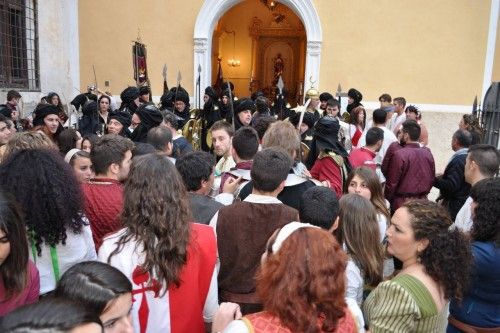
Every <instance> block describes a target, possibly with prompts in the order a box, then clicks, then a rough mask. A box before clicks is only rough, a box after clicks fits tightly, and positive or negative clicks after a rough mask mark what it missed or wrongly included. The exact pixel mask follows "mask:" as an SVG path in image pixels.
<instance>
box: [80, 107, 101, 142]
mask: <svg viewBox="0 0 500 333" xmlns="http://www.w3.org/2000/svg"><path fill="white" fill-rule="evenodd" d="M82 114H83V115H82V117H81V118H80V119H78V131H79V132H80V134H81V135H82V136H84V135H88V134H97V133H99V131H100V126H99V111H98V110H97V102H95V101H88V102H86V103H85V104H84V105H83V107H82ZM100 134H104V133H100Z"/></svg>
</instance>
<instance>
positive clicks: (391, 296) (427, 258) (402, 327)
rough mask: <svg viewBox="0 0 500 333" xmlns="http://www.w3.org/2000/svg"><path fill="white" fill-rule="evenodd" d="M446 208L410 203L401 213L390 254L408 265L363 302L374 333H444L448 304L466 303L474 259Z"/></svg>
mask: <svg viewBox="0 0 500 333" xmlns="http://www.w3.org/2000/svg"><path fill="white" fill-rule="evenodd" d="M450 225H451V219H450V216H449V214H448V212H447V211H446V210H445V208H444V207H442V206H439V205H438V204H437V203H435V202H430V201H427V200H410V201H407V202H405V203H404V204H403V205H402V206H401V207H400V208H399V209H397V210H396V212H395V213H394V216H393V217H392V220H391V225H390V227H389V229H387V232H386V234H387V252H388V253H389V254H392V255H393V256H394V257H396V258H398V259H399V260H401V261H402V263H403V268H402V270H401V271H400V272H399V274H398V275H396V277H394V278H392V279H391V280H389V281H385V282H382V283H380V284H379V285H378V287H377V288H375V289H374V290H373V291H372V292H371V293H370V295H369V296H368V298H367V299H366V301H365V303H364V310H365V311H364V314H365V319H366V321H367V323H368V324H369V327H370V332H372V333H377V332H416V333H419V332H443V331H445V326H446V314H447V307H446V305H447V302H448V300H449V299H450V298H453V297H454V298H457V299H461V298H462V296H463V291H464V290H465V288H466V286H467V285H468V280H469V269H470V266H471V261H472V256H471V252H470V247H469V243H468V240H467V239H466V237H465V235H464V234H462V233H461V232H460V231H458V230H452V231H449V230H448V229H449V227H450Z"/></svg>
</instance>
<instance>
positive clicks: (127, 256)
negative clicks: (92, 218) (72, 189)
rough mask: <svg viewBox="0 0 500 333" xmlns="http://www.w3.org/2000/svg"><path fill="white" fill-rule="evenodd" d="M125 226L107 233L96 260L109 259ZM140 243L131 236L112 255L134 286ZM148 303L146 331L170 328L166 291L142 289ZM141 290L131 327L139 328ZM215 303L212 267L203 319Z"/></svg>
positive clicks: (211, 312) (208, 317) (208, 318)
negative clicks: (133, 275)
mask: <svg viewBox="0 0 500 333" xmlns="http://www.w3.org/2000/svg"><path fill="white" fill-rule="evenodd" d="M125 231H126V229H125V228H124V229H121V230H120V231H118V232H116V233H114V234H112V235H109V236H107V237H105V238H104V240H103V242H102V245H101V247H100V248H99V261H101V262H105V263H108V258H109V255H110V254H111V253H112V252H113V251H114V250H115V248H116V242H117V241H118V239H119V238H120V236H122V235H123V234H124V232H125ZM142 252H143V246H142V245H141V244H138V243H137V242H135V241H134V240H131V241H129V242H127V243H125V244H124V245H123V248H122V249H121V251H120V252H119V253H117V254H115V255H113V257H111V260H110V262H109V263H110V264H111V266H113V267H115V268H117V269H119V270H120V271H121V272H122V273H123V274H125V276H127V278H128V279H129V280H130V281H131V282H132V284H133V287H134V289H138V288H139V289H140V286H138V287H135V286H134V280H133V278H132V274H133V271H134V269H135V268H136V267H137V266H140V265H141V264H143V263H144V255H143V253H142ZM145 296H146V299H147V303H148V306H149V316H148V324H147V332H148V333H162V332H170V315H169V313H170V303H169V292H168V290H167V292H166V293H165V294H164V295H162V294H161V292H160V296H158V297H155V295H154V293H153V292H148V293H145ZM142 297H143V293H141V292H138V293H136V294H134V302H133V305H132V323H133V325H134V331H135V332H140V327H139V307H140V305H141V301H142ZM218 307H219V305H218V289H217V270H216V269H214V271H213V273H212V278H211V280H210V287H209V290H208V294H207V298H206V300H205V306H204V308H203V319H204V321H205V322H207V323H209V322H211V321H212V319H213V317H214V315H215V312H216V311H217V309H218Z"/></svg>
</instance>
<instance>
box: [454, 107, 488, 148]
mask: <svg viewBox="0 0 500 333" xmlns="http://www.w3.org/2000/svg"><path fill="white" fill-rule="evenodd" d="M458 128H459V129H461V130H467V131H469V132H470V134H471V135H472V142H471V145H475V144H478V143H482V142H483V129H482V128H481V125H480V124H479V120H478V119H477V117H476V116H474V115H473V114H464V115H463V116H462V119H460V122H459V123H458Z"/></svg>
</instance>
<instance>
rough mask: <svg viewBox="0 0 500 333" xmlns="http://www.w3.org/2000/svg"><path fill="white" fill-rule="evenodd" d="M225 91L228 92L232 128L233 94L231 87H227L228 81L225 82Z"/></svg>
mask: <svg viewBox="0 0 500 333" xmlns="http://www.w3.org/2000/svg"><path fill="white" fill-rule="evenodd" d="M226 84H227V91H228V92H229V109H230V110H231V120H232V121H231V123H232V125H233V128H234V106H233V92H232V91H231V86H230V85H229V81H227V83H226Z"/></svg>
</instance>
